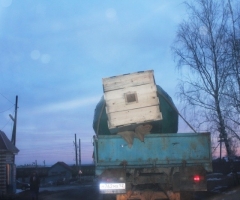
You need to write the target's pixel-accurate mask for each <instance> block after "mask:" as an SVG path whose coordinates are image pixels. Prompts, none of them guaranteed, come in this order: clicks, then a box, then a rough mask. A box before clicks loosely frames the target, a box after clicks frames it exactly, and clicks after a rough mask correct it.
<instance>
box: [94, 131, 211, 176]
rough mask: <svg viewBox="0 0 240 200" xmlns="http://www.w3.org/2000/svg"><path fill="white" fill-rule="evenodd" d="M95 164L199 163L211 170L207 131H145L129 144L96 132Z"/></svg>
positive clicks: (112, 136) (162, 164)
mask: <svg viewBox="0 0 240 200" xmlns="http://www.w3.org/2000/svg"><path fill="white" fill-rule="evenodd" d="M94 146H95V147H94V148H95V150H94V152H95V155H94V156H95V164H96V167H97V168H98V167H99V168H107V167H109V168H118V167H122V166H123V165H124V166H125V167H126V168H132V167H135V168H136V167H144V168H146V167H165V166H166V167H169V166H181V165H183V164H184V165H186V166H192V165H203V166H204V168H205V169H206V170H207V171H211V169H212V163H211V160H212V158H211V141H210V133H178V134H149V135H146V136H145V138H144V142H141V141H140V140H139V139H137V138H135V139H134V142H133V145H132V147H131V148H129V146H128V144H127V142H126V141H125V140H124V139H123V138H122V137H121V136H119V135H98V138H97V139H96V140H95V141H94Z"/></svg>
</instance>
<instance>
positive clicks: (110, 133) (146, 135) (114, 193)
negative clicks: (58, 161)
mask: <svg viewBox="0 0 240 200" xmlns="http://www.w3.org/2000/svg"><path fill="white" fill-rule="evenodd" d="M102 84H103V92H104V94H103V96H102V98H101V99H100V101H99V103H98V104H97V105H96V108H95V111H94V119H93V129H94V132H95V135H94V136H93V145H94V152H93V159H94V164H95V175H96V177H97V180H98V188H99V192H100V194H101V196H102V198H103V199H116V200H130V199H140V200H157V199H169V200H182V199H184V200H186V199H192V195H193V193H194V192H195V191H206V190H207V180H206V174H207V173H209V172H211V171H212V157H211V138H210V136H211V135H210V133H209V132H204V133H197V132H196V131H193V132H190V133H178V118H179V115H180V114H179V112H178V110H177V108H176V106H175V105H174V103H173V101H172V98H171V97H170V96H169V95H168V94H167V93H166V92H165V91H164V90H163V89H162V88H161V87H160V86H159V85H157V84H156V83H155V78H154V71H153V70H147V71H141V72H135V73H129V74H123V75H118V76H113V77H108V78H103V79H102ZM180 116H181V115H180Z"/></svg>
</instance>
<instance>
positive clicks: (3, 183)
mask: <svg viewBox="0 0 240 200" xmlns="http://www.w3.org/2000/svg"><path fill="white" fill-rule="evenodd" d="M18 152H19V150H18V149H17V148H16V147H15V146H14V145H13V144H12V142H11V141H10V140H9V139H8V138H7V136H6V135H5V133H4V132H2V131H1V130H0V196H5V195H8V194H12V193H15V188H16V187H15V185H16V166H15V164H14V159H15V154H17V153H18Z"/></svg>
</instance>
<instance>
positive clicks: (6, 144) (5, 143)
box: [0, 130, 19, 153]
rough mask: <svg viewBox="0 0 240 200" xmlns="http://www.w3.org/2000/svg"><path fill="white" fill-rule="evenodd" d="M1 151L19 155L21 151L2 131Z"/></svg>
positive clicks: (0, 132)
mask: <svg viewBox="0 0 240 200" xmlns="http://www.w3.org/2000/svg"><path fill="white" fill-rule="evenodd" d="M0 150H5V151H10V152H12V153H18V152H19V150H18V148H17V147H15V146H14V145H13V143H11V141H10V140H9V139H8V138H7V136H6V135H5V133H4V132H2V131H1V130H0Z"/></svg>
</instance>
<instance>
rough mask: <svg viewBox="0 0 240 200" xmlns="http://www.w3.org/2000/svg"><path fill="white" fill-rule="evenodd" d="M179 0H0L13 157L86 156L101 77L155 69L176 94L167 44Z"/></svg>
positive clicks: (181, 11) (4, 111) (0, 55)
mask: <svg viewBox="0 0 240 200" xmlns="http://www.w3.org/2000/svg"><path fill="white" fill-rule="evenodd" d="M185 15H186V14H185V7H184V5H183V4H182V0H174V1H173V0H172V1H169V0H148V1H146V0H142V1H141V0H121V1H110V0H109V1H106V0H101V1H97V0H89V1H83V0H71V1H66V0H52V1H49V0H35V1H32V0H21V1H19V0H0V28H1V29H0V65H1V66H0V77H1V79H0V80H1V84H0V130H2V131H4V132H5V133H6V135H7V136H8V138H9V139H11V134H12V126H13V123H12V120H11V119H10V117H9V114H12V115H14V104H15V98H16V95H18V107H19V108H18V121H17V141H16V146H17V147H18V149H19V150H20V152H19V153H18V155H17V156H16V163H17V165H23V164H32V163H33V162H35V160H37V162H38V164H40V165H42V164H43V161H44V160H45V163H46V164H47V165H51V164H54V163H56V162H57V161H63V162H66V163H67V164H73V163H75V160H74V158H75V155H74V146H73V141H74V134H75V133H76V134H77V140H78V139H81V147H82V162H83V163H91V162H92V150H93V147H92V136H93V135H94V131H93V128H92V122H93V114H94V109H95V106H96V104H97V103H98V101H99V100H100V98H101V96H102V94H103V91H102V78H105V77H109V76H115V75H120V74H125V73H133V72H137V71H143V70H154V74H155V80H156V83H157V84H158V85H160V86H161V87H162V88H163V89H164V90H165V91H166V92H167V93H168V94H169V95H170V96H171V97H172V98H173V100H174V102H175V103H177V100H176V99H175V96H174V95H175V92H176V85H177V78H178V76H179V75H178V72H177V71H176V68H175V66H176V63H174V61H173V56H172V54H171V51H170V47H171V45H172V43H173V40H174V37H175V35H176V30H177V26H178V24H179V23H180V22H181V21H182V20H183V18H184V16H185Z"/></svg>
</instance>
